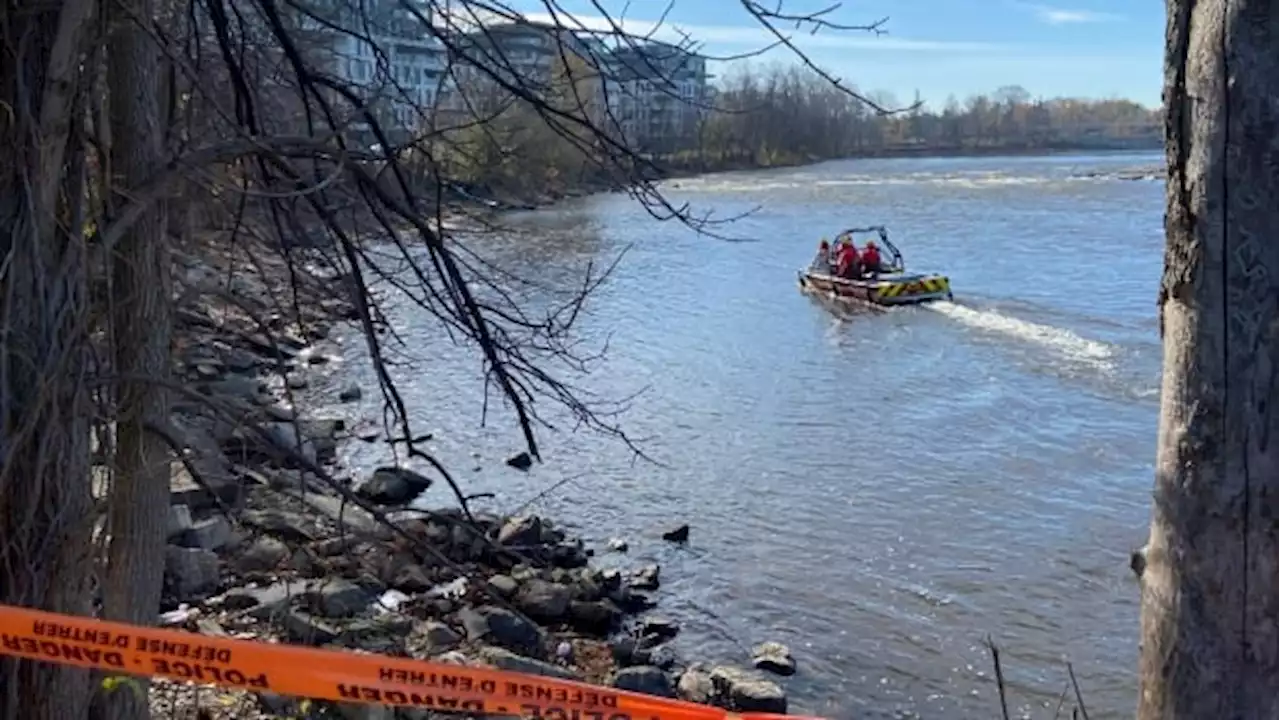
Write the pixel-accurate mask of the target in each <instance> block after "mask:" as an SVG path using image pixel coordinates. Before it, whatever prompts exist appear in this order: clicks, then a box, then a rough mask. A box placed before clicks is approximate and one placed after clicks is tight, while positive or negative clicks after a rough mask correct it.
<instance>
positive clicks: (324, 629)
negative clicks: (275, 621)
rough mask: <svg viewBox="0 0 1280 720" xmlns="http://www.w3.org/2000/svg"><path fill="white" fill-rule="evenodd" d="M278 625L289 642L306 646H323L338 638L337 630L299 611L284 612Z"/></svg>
mask: <svg viewBox="0 0 1280 720" xmlns="http://www.w3.org/2000/svg"><path fill="white" fill-rule="evenodd" d="M279 620H280V624H281V626H283V628H284V631H285V634H286V635H287V636H288V637H289V639H290V640H292V641H294V642H298V643H303V644H307V645H325V644H327V643H331V642H333V641H334V640H336V639H337V638H338V629H337V628H335V627H334V626H332V625H330V624H329V623H326V622H324V621H323V620H321V619H320V618H317V617H314V616H312V615H310V614H308V613H305V612H302V611H300V610H286V611H285V612H284V613H282V614H281V615H280V616H279Z"/></svg>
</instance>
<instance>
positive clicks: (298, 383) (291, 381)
mask: <svg viewBox="0 0 1280 720" xmlns="http://www.w3.org/2000/svg"><path fill="white" fill-rule="evenodd" d="M284 385H285V387H287V388H289V389H290V390H305V389H306V387H307V378H306V376H305V375H297V374H292V375H288V376H286V377H285V379H284Z"/></svg>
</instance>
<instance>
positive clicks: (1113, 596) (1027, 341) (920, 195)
mask: <svg viewBox="0 0 1280 720" xmlns="http://www.w3.org/2000/svg"><path fill="white" fill-rule="evenodd" d="M1160 163H1161V158H1160V157H1159V156H1158V155H1154V154H1142V155H1102V156H1089V157H1086V156H1054V157H1026V158H980V159H910V160H874V161H872V160H866V161H861V160H860V161H840V162H830V163H825V164H821V165H816V166H810V167H805V168H799V169H788V170H777V171H769V172H750V173H732V174H723V175H714V176H707V177H701V178H692V179H684V180H679V181H674V182H671V183H668V184H667V186H666V188H665V189H666V192H667V193H668V195H669V197H670V198H671V199H672V200H673V201H676V202H688V203H690V206H691V207H692V209H693V210H694V211H695V212H699V213H704V212H712V213H714V214H715V215H717V216H720V217H725V216H729V215H734V214H737V213H742V212H746V211H750V210H753V209H755V212H753V213H752V214H750V215H748V216H747V217H745V218H743V219H742V220H740V221H738V222H736V223H734V224H733V225H731V226H729V227H727V228H722V229H721V230H720V232H722V233H725V234H728V235H731V236H733V238H734V239H735V241H727V240H720V239H713V238H708V237H705V236H699V235H698V234H696V233H694V232H692V231H690V230H688V229H687V228H683V227H680V226H678V225H675V224H673V223H660V222H658V221H656V220H653V219H652V218H650V216H649V215H648V213H646V212H645V211H644V209H643V208H641V207H640V206H639V205H637V204H636V202H635V201H633V200H631V199H629V198H627V197H626V196H623V195H605V196H597V197H592V198H586V199H582V200H579V201H574V202H571V203H566V204H564V205H561V206H558V207H556V208H554V209H549V210H541V211H537V212H532V213H522V214H517V215H513V216H508V217H507V218H506V222H507V223H509V224H511V225H513V226H515V228H516V230H515V231H513V232H510V233H505V234H502V235H498V236H494V235H491V236H486V237H484V238H479V239H476V240H474V241H472V242H474V243H477V244H481V243H482V244H483V245H484V247H485V248H486V250H488V251H490V252H491V253H492V252H494V251H496V252H498V254H499V255H500V256H502V257H506V258H507V259H508V260H509V261H510V260H513V259H518V260H519V262H520V263H522V264H523V267H524V271H525V273H526V274H527V275H529V276H531V277H535V278H538V279H540V280H541V281H542V282H544V283H546V284H547V285H549V286H550V287H551V288H552V289H550V290H548V289H544V290H539V289H537V288H534V289H531V290H528V291H526V293H525V294H526V295H531V296H532V298H533V300H534V301H540V302H546V301H548V300H549V299H550V298H551V296H553V295H554V294H555V293H554V288H556V287H567V286H569V285H570V284H571V283H577V282H579V281H580V277H581V273H582V271H583V268H584V267H585V266H586V265H587V263H595V264H596V266H601V265H607V264H609V263H610V262H612V260H614V259H615V258H616V257H617V255H618V253H619V252H621V251H622V250H624V249H626V254H625V257H623V259H622V261H621V263H620V264H619V265H618V267H617V269H616V270H615V271H614V273H613V275H612V276H611V277H610V279H609V280H608V281H607V282H606V283H605V284H604V285H603V286H602V287H601V288H599V289H598V290H597V291H596V292H595V294H594V296H593V298H592V299H591V301H590V303H589V305H588V307H587V308H586V309H585V310H584V311H583V314H582V317H581V318H580V320H579V325H580V332H581V336H582V337H583V338H584V340H585V341H587V342H588V343H594V345H589V346H588V347H589V349H592V350H594V349H598V347H599V346H601V345H603V344H604V341H605V340H606V339H607V344H608V350H607V353H606V355H605V356H604V358H603V359H602V360H600V361H598V362H597V363H595V364H593V365H592V371H591V373H590V374H589V375H588V376H586V377H585V378H582V377H575V376H574V375H572V374H571V373H567V371H561V370H559V369H558V370H557V372H561V373H562V375H563V376H564V377H565V378H566V379H570V380H573V381H574V382H575V383H576V384H578V385H580V386H582V387H583V388H585V389H587V390H589V391H590V392H591V393H594V394H597V395H598V396H599V397H600V399H602V400H618V399H623V398H625V397H627V396H629V395H631V394H633V393H635V392H637V391H640V390H643V391H644V392H642V393H641V394H639V395H638V396H636V397H634V398H632V399H631V400H630V401H629V403H628V408H627V410H626V412H625V413H624V414H622V415H620V416H619V417H617V418H612V419H611V421H616V422H618V423H620V424H621V427H622V428H623V429H624V430H625V431H626V432H627V433H628V434H629V435H630V436H631V437H632V438H635V439H637V440H638V441H639V442H640V447H641V448H642V449H643V450H644V451H645V452H646V453H647V454H648V455H649V456H651V457H652V458H653V459H655V460H656V461H658V462H659V463H661V464H652V463H648V462H645V461H644V460H638V461H637V460H635V458H634V457H633V456H632V455H631V454H630V453H629V451H628V450H627V449H626V447H625V446H624V445H623V444H622V443H620V442H618V441H617V440H611V439H608V438H602V437H600V436H599V435H598V434H594V433H590V432H586V431H578V432H571V430H572V427H571V424H569V423H565V424H563V425H562V426H561V428H560V430H559V431H557V432H554V433H544V435H543V438H542V440H543V450H544V456H545V459H546V462H545V463H543V464H541V465H538V466H535V467H534V468H533V469H532V471H530V472H529V473H527V474H522V473H519V472H517V471H515V470H512V469H510V468H507V467H505V465H504V464H503V463H502V459H503V458H505V457H507V456H508V455H510V454H511V453H513V452H515V451H517V450H520V449H522V448H521V443H520V439H519V436H518V434H517V433H516V431H515V429H514V425H513V423H512V422H511V421H510V418H509V417H507V416H506V415H504V414H503V413H502V409H501V408H500V407H498V406H497V405H496V403H491V404H490V407H489V418H488V422H487V424H486V425H485V426H483V427H482V426H481V420H482V416H481V410H482V404H481V402H480V399H481V397H482V396H481V393H482V386H481V384H480V382H479V380H478V371H479V368H480V363H479V361H478V359H476V358H475V356H474V355H470V354H467V351H464V350H461V349H458V348H455V347H453V346H451V345H449V344H448V343H447V342H445V340H444V338H443V336H442V335H441V333H440V332H439V330H438V329H437V328H436V326H434V325H433V324H432V323H430V322H428V320H427V318H426V316H425V313H423V312H422V311H420V310H418V309H416V308H413V307H409V306H407V304H406V303H404V302H395V301H392V302H391V303H390V304H391V306H392V308H391V311H390V312H391V317H392V318H393V320H394V324H395V326H396V328H397V331H398V332H400V333H401V334H403V336H404V337H405V338H406V341H407V344H408V348H409V357H411V358H412V362H410V363H408V364H406V365H404V366H402V367H399V368H397V369H396V375H397V376H398V377H399V378H400V379H401V381H402V383H403V386H404V392H405V395H406V400H407V401H408V404H409V405H410V407H411V408H412V412H413V414H414V417H415V419H416V420H417V421H418V422H419V423H420V427H421V428H422V429H424V430H433V431H435V432H436V440H435V441H434V442H433V443H432V447H433V448H434V449H435V450H436V452H437V453H438V454H439V456H440V457H441V458H442V459H444V460H445V461H446V462H447V463H449V464H450V465H451V466H452V467H454V468H456V469H457V470H458V471H459V475H460V477H461V478H462V480H463V481H464V482H465V483H466V484H467V487H468V489H469V490H470V491H472V492H486V491H489V492H495V493H497V495H498V499H497V500H496V501H493V502H491V503H490V506H491V507H493V508H494V509H499V510H513V509H515V508H517V507H519V506H521V505H522V504H523V503H524V502H526V501H528V500H529V499H530V498H532V497H534V496H535V495H537V494H539V493H540V492H542V491H544V490H546V489H547V488H549V487H552V486H553V485H557V484H558V487H557V488H556V489H555V490H554V491H553V492H550V493H548V494H547V495H546V496H545V497H543V498H540V499H538V500H537V501H536V503H535V504H534V507H536V508H537V509H538V510H540V511H545V512H546V513H547V514H549V515H550V516H552V517H555V518H559V519H562V520H563V521H565V522H567V523H570V524H572V525H573V526H574V527H576V528H577V529H578V530H579V531H580V532H583V533H584V534H585V535H586V536H587V537H588V538H592V539H594V540H597V541H599V542H600V543H603V542H604V540H605V539H606V538H609V537H613V536H618V537H623V538H626V539H628V540H630V542H631V545H632V552H631V553H630V554H629V555H627V556H622V557H618V558H617V562H625V563H640V562H645V561H655V562H659V563H661V565H662V568H663V580H664V585H663V589H662V591H661V598H660V602H661V605H660V608H661V610H662V612H663V613H665V614H668V615H671V616H674V617H675V618H676V619H678V620H679V621H680V622H681V623H682V625H683V631H682V634H681V637H680V638H679V640H678V645H679V646H680V648H681V649H682V650H683V653H684V655H685V656H686V657H688V658H690V659H725V660H733V661H738V662H743V661H745V660H746V657H745V653H746V652H747V650H746V648H749V647H750V646H751V645H752V644H754V643H757V642H761V641H765V640H779V641H782V642H785V643H787V644H789V645H790V646H791V647H792V648H793V650H794V652H795V654H796V656H797V660H798V662H799V665H800V672H799V673H798V674H797V675H796V676H795V677H793V678H789V679H787V680H784V681H783V682H784V683H785V685H786V686H787V688H788V691H789V694H790V696H791V699H792V706H793V708H794V709H793V712H794V711H808V712H813V713H817V714H823V715H825V716H826V717H828V718H852V717H870V718H879V717H922V718H955V717H997V716H998V713H999V709H998V705H997V703H996V698H995V690H994V683H993V682H992V679H991V676H992V672H991V662H990V659H989V657H988V654H987V652H986V649H985V647H984V645H983V640H984V638H985V637H986V636H987V635H988V634H990V635H991V636H992V637H993V638H994V639H995V640H996V642H997V644H998V645H999V646H1000V647H1001V648H1002V655H1003V662H1004V668H1005V673H1006V675H1007V677H1008V679H1009V683H1010V690H1011V704H1012V706H1013V707H1014V708H1016V711H1017V713H1020V714H1021V713H1027V712H1031V713H1033V714H1034V716H1035V717H1046V718H1047V717H1050V716H1052V714H1053V705H1055V704H1056V702H1057V700H1058V695H1059V693H1060V692H1061V691H1062V689H1063V683H1064V682H1065V681H1066V677H1067V673H1066V669H1065V662H1066V661H1068V660H1069V661H1071V662H1072V663H1073V664H1074V666H1075V668H1076V673H1077V676H1078V678H1079V681H1080V684H1081V689H1082V691H1083V693H1084V697H1085V700H1086V704H1087V706H1088V709H1089V712H1090V716H1091V717H1093V718H1095V719H1099V718H1106V717H1119V716H1123V715H1131V712H1132V708H1133V707H1134V704H1135V699H1136V679H1135V667H1136V661H1137V623H1138V605H1137V598H1138V587H1137V584H1136V582H1135V581H1134V579H1133V578H1132V576H1131V573H1130V571H1129V569H1128V562H1127V558H1128V551H1129V550H1130V549H1131V548H1132V547H1134V546H1136V545H1140V544H1141V543H1142V542H1143V540H1144V539H1145V534H1146V525H1147V522H1148V513H1149V500H1150V489H1151V484H1152V472H1153V470H1152V466H1153V460H1154V455H1155V431H1156V416H1157V406H1158V383H1159V366H1160V345H1159V336H1158V329H1157V322H1156V312H1155V311H1156V306H1155V300H1156V288H1157V283H1158V280H1159V276H1160V269H1161V251H1162V247H1163V232H1162V223H1161V217H1162V212H1163V183H1162V182H1160V181H1159V180H1157V179H1154V178H1146V179H1137V180H1135V179H1132V178H1131V177H1130V175H1131V174H1132V171H1133V170H1134V169H1135V168H1156V167H1157V166H1159V165H1160ZM757 207H758V209H757ZM859 224H884V225H887V226H888V228H889V230H890V232H891V237H892V239H894V241H895V243H896V244H897V245H898V246H899V248H901V250H902V251H903V253H904V255H905V257H906V261H907V265H908V267H909V268H915V269H935V270H939V271H943V272H946V273H947V274H949V275H950V277H951V279H952V285H953V290H954V292H955V301H954V302H953V303H940V304H936V305H933V306H929V307H920V308H906V309H897V310H893V311H890V312H878V313H871V312H850V311H842V310H839V309H834V308H831V307H828V306H827V305H826V304H824V303H823V302H819V301H817V300H815V299H811V298H809V297H807V296H805V295H803V294H801V293H800V292H799V291H798V289H797V286H796V276H795V275H796V269H797V268H798V267H800V266H802V265H804V264H806V263H807V262H808V261H809V259H810V258H811V255H812V252H813V250H814V248H815V246H816V243H817V240H818V239H819V237H820V236H823V235H826V236H828V237H830V236H832V235H834V233H836V232H837V231H839V230H841V229H843V228H844V227H848V226H852V225H859ZM355 342H356V339H355V338H350V339H349V342H348V344H349V345H350V344H353V343H355ZM348 362H349V363H350V365H351V368H350V369H351V372H354V373H356V374H357V377H358V379H359V380H360V381H361V382H362V383H363V384H364V386H365V387H366V390H368V389H369V388H371V387H372V383H373V381H372V375H371V374H370V373H369V372H368V371H367V370H366V369H365V368H363V367H362V365H361V364H360V363H358V362H354V361H351V360H348ZM538 407H539V408H541V410H542V412H544V413H545V414H547V415H548V416H549V417H551V418H553V419H558V420H559V421H560V422H562V423H563V422H564V421H565V416H564V414H563V413H558V412H556V411H555V410H554V409H552V408H551V407H550V403H549V401H547V400H540V401H539V404H538ZM377 408H378V398H377V397H376V393H373V392H366V393H365V399H364V400H363V401H362V407H361V408H360V410H361V411H363V412H364V413H365V414H366V415H369V416H375V415H376V414H377V412H378V410H377ZM348 409H349V406H348ZM386 452H387V450H386V447H385V446H384V445H377V444H375V445H363V444H360V443H354V444H353V445H352V446H351V447H349V448H347V449H346V450H345V454H346V460H347V462H348V463H350V464H352V465H354V466H357V467H368V466H371V465H374V464H377V463H383V462H386V461H387V460H388V457H387V456H386V454H385V453H386ZM430 494H431V497H430V501H431V502H433V503H441V504H443V503H445V502H448V500H449V496H448V494H447V491H446V490H445V489H444V488H443V487H440V488H433V489H432V490H431V491H430ZM680 522H688V523H689V524H690V525H691V526H692V528H693V530H692V539H691V542H690V543H689V545H687V546H672V545H668V544H665V543H662V542H661V541H659V540H658V538H657V535H658V534H659V533H660V531H661V530H662V528H663V527H664V526H669V525H670V524H672V523H680Z"/></svg>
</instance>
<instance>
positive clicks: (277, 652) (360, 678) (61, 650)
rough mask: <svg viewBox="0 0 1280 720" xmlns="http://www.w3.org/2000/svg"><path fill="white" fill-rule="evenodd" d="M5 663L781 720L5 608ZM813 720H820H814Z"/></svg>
mask: <svg viewBox="0 0 1280 720" xmlns="http://www.w3.org/2000/svg"><path fill="white" fill-rule="evenodd" d="M0 655H9V656H12V657H20V658H27V659H29V660H41V661H44V662H51V663H59V664H62V665H76V666H79V667H86V668H95V669H98V670H103V671H105V672H107V673H119V674H128V675H144V676H156V677H165V678H170V679H174V680H183V681H190V682H196V683H203V684H207V685H218V686H221V687H225V688H240V689H246V690H252V691H262V692H272V693H276V694H279V695H292V696H295V697H306V698H313V699H317V700H333V701H338V702H355V703H372V704H378V705H401V706H409V707H422V708H431V709H434V710H445V711H458V712H469V713H476V714H484V715H514V716H521V717H532V718H548V719H554V720H725V719H726V718H734V719H738V718H741V720H775V719H778V720H780V719H781V718H790V720H804V719H799V718H797V717H796V716H794V715H785V716H784V715H771V714H766V713H741V714H738V713H730V712H728V711H725V710H722V709H720V708H715V707H710V706H707V705H698V704H696V703H690V702H683V701H679V700H668V699H666V698H660V697H654V696H651V695H642V694H640V693H633V692H625V691H621V690H613V689H611V688H603V687H596V686H593V685H587V684H585V683H577V682H569V681H566V680H555V679H551V678H544V677H540V676H536V675H523V674H520V673H512V672H506V671H501V670H494V669H491V668H476V667H467V666H461V665H446V664H442V663H432V662H426V661H420V660H410V659H406V658H393V657H387V656H383V655H361V654H356V653H349V652H338V651H333V650H319V649H316V648H305V647H298V646H291V645H278V644H274V643H265V642H255V641H251V640H235V639H231V638H225V637H212V636H207V635H197V634H195V633H189V632H181V631H177V630H159V629H155V628H145V627H140V626H137V625H125V624H122V623H114V622H106V621H103V620H94V619H92V618H84V617H77V616H73V615H61V614H58V613H49V612H43V611H39V610H30V609H27V608H19V607H11V606H8V605H0ZM808 720H819V719H818V718H809V719H808Z"/></svg>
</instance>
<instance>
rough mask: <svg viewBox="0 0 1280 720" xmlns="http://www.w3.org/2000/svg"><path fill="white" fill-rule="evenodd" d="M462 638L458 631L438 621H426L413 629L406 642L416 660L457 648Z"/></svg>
mask: <svg viewBox="0 0 1280 720" xmlns="http://www.w3.org/2000/svg"><path fill="white" fill-rule="evenodd" d="M460 642H462V636H461V635H459V634H458V632H457V631H456V630H454V629H453V628H451V627H449V626H448V625H445V624H444V623H442V622H439V621H437V620H426V621H424V622H420V623H418V624H416V625H414V627H413V631H412V632H410V633H409V637H408V639H407V640H406V641H405V647H406V649H408V650H409V654H410V655H411V656H413V657H416V658H428V657H433V656H435V655H439V654H440V653H442V652H445V651H447V650H452V649H453V648H455V647H457V645H458V643H460Z"/></svg>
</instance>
